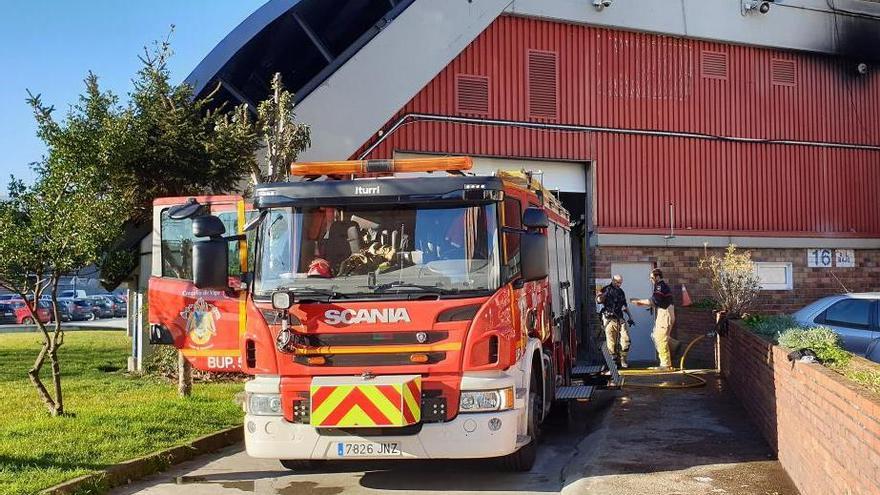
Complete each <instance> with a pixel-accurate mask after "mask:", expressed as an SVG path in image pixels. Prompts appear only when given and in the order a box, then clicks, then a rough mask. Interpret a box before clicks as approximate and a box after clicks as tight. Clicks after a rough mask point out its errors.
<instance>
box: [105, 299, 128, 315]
mask: <svg viewBox="0 0 880 495" xmlns="http://www.w3.org/2000/svg"><path fill="white" fill-rule="evenodd" d="M108 297H110V298H112V299H113V302H114V303H116V304H115V306H114V307H113V314H114V316H116V317H117V318H124V317H125V316H127V315H128V301H126V300H125V299H123V298H122V297H121V296H119V295H117V294H108Z"/></svg>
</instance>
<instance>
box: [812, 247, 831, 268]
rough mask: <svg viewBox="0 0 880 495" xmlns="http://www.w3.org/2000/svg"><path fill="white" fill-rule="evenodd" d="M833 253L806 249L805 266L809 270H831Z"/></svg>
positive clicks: (825, 250) (828, 250)
mask: <svg viewBox="0 0 880 495" xmlns="http://www.w3.org/2000/svg"><path fill="white" fill-rule="evenodd" d="M833 262H834V252H833V251H832V250H830V249H807V266H808V267H810V268H831V266H832V263H833Z"/></svg>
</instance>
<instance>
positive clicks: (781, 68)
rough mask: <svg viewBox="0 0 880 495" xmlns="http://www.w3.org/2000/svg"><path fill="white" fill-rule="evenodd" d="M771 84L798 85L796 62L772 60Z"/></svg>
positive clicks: (779, 59)
mask: <svg viewBox="0 0 880 495" xmlns="http://www.w3.org/2000/svg"><path fill="white" fill-rule="evenodd" d="M770 82H771V83H772V84H773V85H774V86H794V85H795V84H797V66H796V65H795V61H794V60H784V59H781V58H771V59H770Z"/></svg>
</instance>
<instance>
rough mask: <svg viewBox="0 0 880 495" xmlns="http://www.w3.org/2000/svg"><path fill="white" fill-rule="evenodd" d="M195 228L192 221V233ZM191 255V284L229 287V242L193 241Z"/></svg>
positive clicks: (212, 240)
mask: <svg viewBox="0 0 880 495" xmlns="http://www.w3.org/2000/svg"><path fill="white" fill-rule="evenodd" d="M214 218H216V217H214ZM220 226H221V227H222V226H223V224H222V223H221V224H220ZM195 230H196V224H195V221H193V233H194V234H195ZM221 234H222V229H221ZM196 235H197V236H198V234H196ZM218 235H219V234H218ZM199 237H202V236H199ZM192 255H193V256H192V264H193V284H195V286H196V287H198V288H199V289H215V290H227V289H228V288H229V265H228V264H227V263H228V262H229V259H228V258H229V244H228V243H227V242H226V241H225V240H223V239H209V240H206V241H199V242H196V243H193V247H192Z"/></svg>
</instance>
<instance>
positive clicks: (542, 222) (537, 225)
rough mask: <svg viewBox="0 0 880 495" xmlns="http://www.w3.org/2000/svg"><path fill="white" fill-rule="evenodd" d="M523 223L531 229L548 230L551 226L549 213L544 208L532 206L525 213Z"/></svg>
mask: <svg viewBox="0 0 880 495" xmlns="http://www.w3.org/2000/svg"><path fill="white" fill-rule="evenodd" d="M522 223H523V225H524V226H526V228H529V229H546V228H547V227H549V226H550V220H549V219H548V218H547V212H546V211H544V209H543V208H535V207H534V206H530V207H528V208H526V211H524V212H523V219H522Z"/></svg>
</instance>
